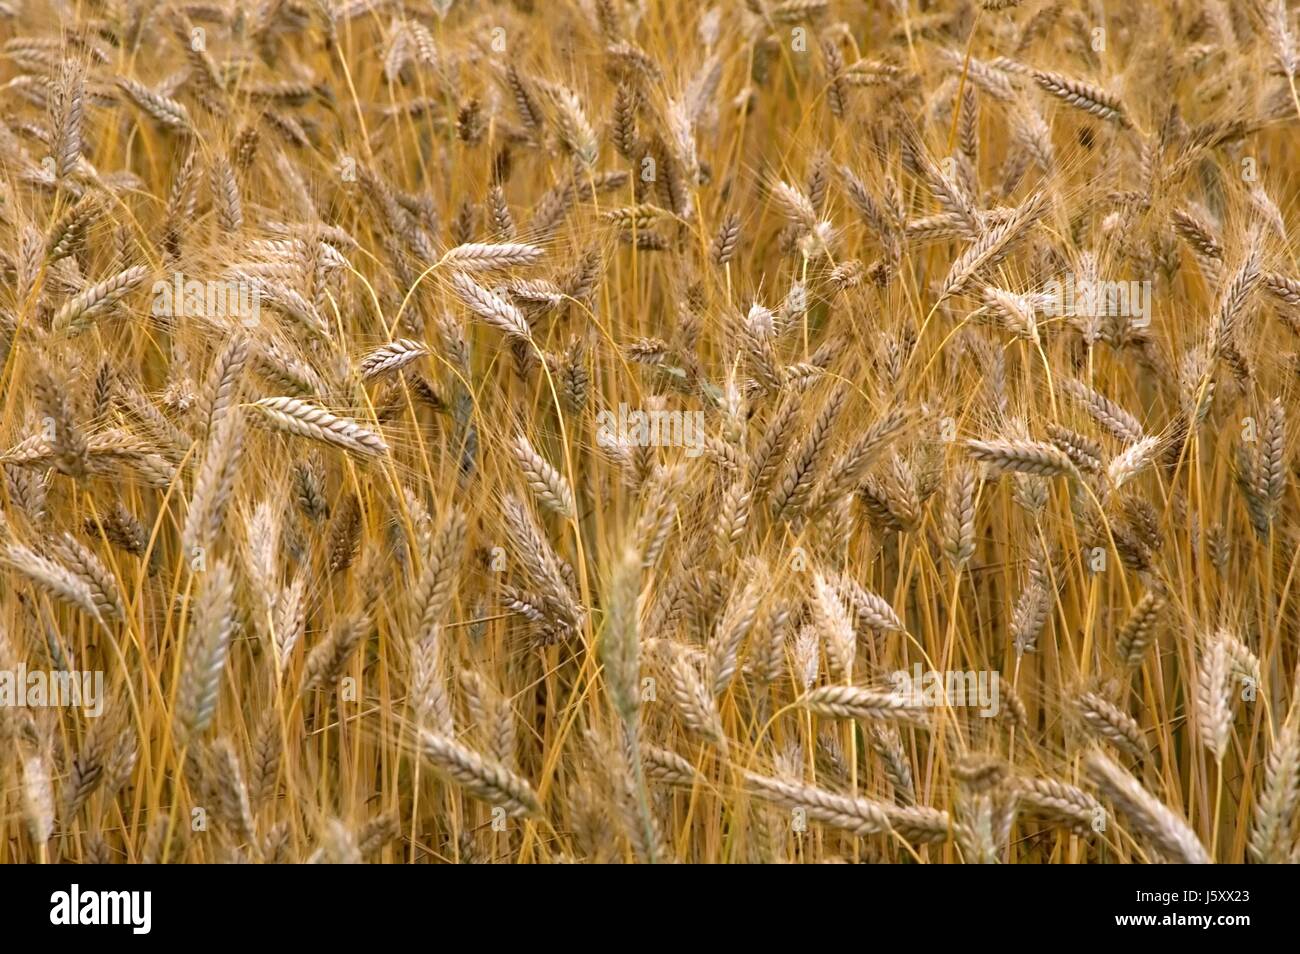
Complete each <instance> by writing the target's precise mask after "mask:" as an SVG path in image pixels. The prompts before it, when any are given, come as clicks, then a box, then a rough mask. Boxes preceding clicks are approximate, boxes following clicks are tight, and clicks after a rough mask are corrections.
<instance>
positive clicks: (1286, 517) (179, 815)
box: [0, 0, 1300, 863]
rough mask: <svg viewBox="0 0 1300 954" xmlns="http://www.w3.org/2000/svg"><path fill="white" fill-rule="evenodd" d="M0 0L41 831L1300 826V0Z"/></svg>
mask: <svg viewBox="0 0 1300 954" xmlns="http://www.w3.org/2000/svg"><path fill="white" fill-rule="evenodd" d="M0 37H2V38H3V56H2V57H0V82H2V83H3V86H2V87H0V88H2V89H3V96H2V97H0V345H2V346H3V354H4V361H3V367H2V369H0V394H2V395H3V410H2V411H0V447H2V448H3V451H2V452H0V464H2V465H3V472H4V473H3V481H2V482H0V487H2V490H0V494H2V496H0V503H2V504H3V510H2V511H0V515H2V519H0V564H2V566H3V568H2V570H0V703H4V704H0V862H14V861H18V862H35V861H73V862H182V861H183V862H213V861H220V862H227V861H254V862H299V861H326V862H355V861H362V860H364V861H385V862H431V861H457V862H523V863H529V862H620V861H654V862H670V861H681V862H823V861H884V862H903V863H962V862H964V863H996V862H1017V863H1085V862H1093V863H1095V862H1152V861H1184V862H1207V861H1215V862H1241V861H1260V862H1287V861H1293V860H1296V858H1297V844H1296V836H1297V833H1296V814H1297V812H1296V809H1297V801H1298V799H1297V786H1298V785H1300V706H1297V684H1296V665H1297V640H1296V627H1297V621H1298V620H1297V610H1298V608H1300V601H1298V597H1300V593H1298V592H1297V591H1298V590H1300V581H1297V568H1298V566H1300V562H1298V561H1300V546H1298V545H1297V544H1298V543H1300V525H1298V524H1297V513H1298V512H1300V508H1298V506H1297V504H1298V501H1297V496H1296V495H1297V483H1296V480H1295V473H1294V471H1293V461H1294V453H1293V450H1292V447H1291V445H1292V443H1293V441H1292V434H1291V432H1292V431H1293V430H1294V421H1295V419H1296V414H1295V412H1294V411H1293V410H1292V406H1293V405H1294V403H1295V387H1294V382H1295V381H1296V376H1297V373H1298V372H1300V360H1297V355H1296V354H1295V353H1294V350H1293V349H1294V347H1295V341H1296V335H1297V333H1300V266H1298V265H1297V263H1296V260H1295V256H1294V246H1293V244H1292V241H1291V239H1290V225H1289V222H1290V220H1291V219H1292V218H1294V217H1295V214H1296V210H1295V208H1294V205H1295V199H1296V196H1297V184H1296V182H1295V177H1294V175H1293V171H1294V170H1295V168H1296V165H1295V160H1294V156H1295V153H1296V150H1297V147H1300V136H1298V135H1297V129H1298V128H1300V127H1298V126H1297V123H1300V97H1297V93H1296V72H1297V68H1298V66H1300V57H1298V54H1297V49H1296V43H1295V38H1294V37H1295V16H1294V15H1293V14H1292V12H1291V11H1289V10H1288V8H1287V6H1286V3H1285V0H1271V2H1258V0H1257V2H1254V3H1229V2H1227V0H1168V2H1162V3H1153V4H1147V3H1130V2H1122V3H1120V2H1116V3H1103V2H1099V0H1092V2H1087V0H1060V2H1058V0H1048V2H1043V0H1028V2H1024V3H1014V2H996V0H985V2H984V3H982V4H981V3H978V2H968V0H952V2H949V0H943V2H932V3H931V2H924V0H893V2H887V0H872V2H866V0H829V2H827V0H789V2H784V3H777V2H772V0H743V2H742V0H719V2H716V3H708V2H701V3H685V2H675V0H672V2H670V0H516V2H513V3H510V2H496V3H469V2H459V0H458V2H452V0H442V2H427V0H426V2H407V3H396V2H378V0H350V2H336V0H263V2H261V3H256V4H254V3H242V2H240V3H221V2H214V3H201V2H199V3H177V2H161V3H154V2H137V0H124V2H103V3H100V2H80V3H72V2H65V3H44V2H38V0H33V2H23V0H4V2H0ZM1119 282H1122V283H1123V285H1122V286H1118V285H1108V284H1100V285H1099V283H1119ZM1065 283H1068V284H1069V285H1070V286H1072V287H1078V288H1087V287H1106V288H1110V289H1111V290H1114V289H1117V288H1120V287H1122V288H1123V289H1125V290H1126V291H1129V290H1131V291H1133V292H1134V294H1132V295H1130V296H1128V297H1126V298H1124V299H1123V300H1119V301H1117V299H1115V298H1114V297H1113V296H1112V297H1110V298H1109V299H1105V300H1103V301H1102V302H1101V303H1100V304H1099V303H1097V302H1093V303H1092V304H1091V305H1089V304H1088V303H1087V302H1086V300H1085V302H1084V304H1083V305H1082V306H1080V305H1079V304H1078V303H1077V302H1075V303H1074V305H1073V306H1072V307H1067V308H1065V309H1062V308H1061V307H1059V306H1060V301H1059V297H1058V296H1057V295H1056V292H1057V290H1059V289H1060V288H1061V287H1063V284H1065ZM1129 283H1135V284H1132V285H1130V284H1129ZM1143 283H1149V284H1143ZM187 284H188V289H189V290H187ZM196 289H197V291H195V290H196ZM1139 289H1142V290H1145V291H1146V292H1147V293H1149V298H1147V299H1145V300H1146V301H1149V308H1148V307H1145V306H1144V304H1143V302H1144V297H1143V295H1141V294H1138V290H1139ZM177 290H179V291H180V294H176V291H177ZM1103 298H1105V296H1103ZM249 301H252V302H254V303H255V307H254V308H252V310H251V311H250V310H249V308H248V307H247V305H248V302H249ZM241 303H242V304H243V306H244V307H242V308H240V307H237V306H238V305H240V304H241ZM1116 305H1118V307H1112V306H1116ZM638 414H643V415H648V416H649V419H650V420H653V421H654V422H655V423H656V424H662V425H663V426H662V427H661V428H659V429H658V433H657V434H645V433H641V432H639V431H637V430H636V429H635V428H634V429H633V430H632V431H631V432H630V433H622V432H621V430H620V428H618V427H614V428H613V431H614V432H615V433H614V437H615V438H616V439H615V440H610V439H608V438H609V437H610V433H611V428H610V421H611V420H613V421H614V422H615V423H616V424H617V423H619V422H621V421H623V420H624V419H626V418H628V417H629V415H630V416H631V419H632V421H633V422H634V423H635V422H636V421H637V420H638V419H639V418H638V417H637V415H638ZM670 424H671V425H672V426H671V427H670V426H669V425H670ZM697 424H698V425H700V427H699V428H698V429H696V428H695V426H694V425H697ZM617 438H628V439H627V440H622V439H617ZM647 438H649V439H647ZM900 670H902V671H905V672H907V673H909V674H911V673H917V672H919V673H922V674H923V680H922V681H923V683H925V684H926V685H927V686H928V687H929V688H930V689H933V688H934V685H933V679H932V678H930V677H925V676H924V674H926V673H935V674H937V676H936V677H933V678H937V679H938V680H939V681H940V682H946V684H947V686H946V688H947V690H948V691H947V692H939V693H937V694H936V693H935V692H930V693H929V694H925V695H922V696H916V695H912V694H908V693H906V692H903V691H901V688H900V687H901V686H902V683H901V682H900V680H899V677H897V676H896V675H894V674H895V673H896V672H897V671H900ZM21 671H26V672H28V673H32V672H35V673H37V674H38V675H40V676H43V677H46V678H50V675H49V674H51V673H53V674H55V676H54V677H53V678H55V679H57V674H58V673H68V674H70V675H71V674H78V673H82V672H90V673H95V672H100V673H103V680H104V693H105V698H104V699H103V700H101V701H102V703H103V713H102V715H99V716H98V717H94V716H93V714H92V713H90V712H89V711H88V710H87V707H85V706H81V707H78V706H64V707H39V706H33V705H19V704H18V703H19V702H23V701H26V702H30V701H31V696H30V693H28V694H23V692H22V691H19V690H24V689H25V687H23V686H19V687H15V686H14V680H15V677H16V674H17V673H19V672H21ZM6 674H8V675H9V685H10V688H11V691H10V693H9V695H8V696H5V695H4V692H3V687H4V685H5V682H4V679H5V676H6ZM976 685H979V686H980V687H983V688H985V689H991V690H993V691H996V693H997V695H996V696H995V697H994V699H993V700H992V701H993V702H994V703H995V704H993V705H988V703H989V702H990V700H989V699H972V698H970V697H969V694H967V695H966V697H965V698H963V697H962V696H961V695H960V694H955V692H954V691H953V690H955V689H956V688H958V687H959V686H960V687H961V688H963V689H973V688H975V687H976ZM992 709H996V710H997V711H996V714H992V712H991V710H992Z"/></svg>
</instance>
